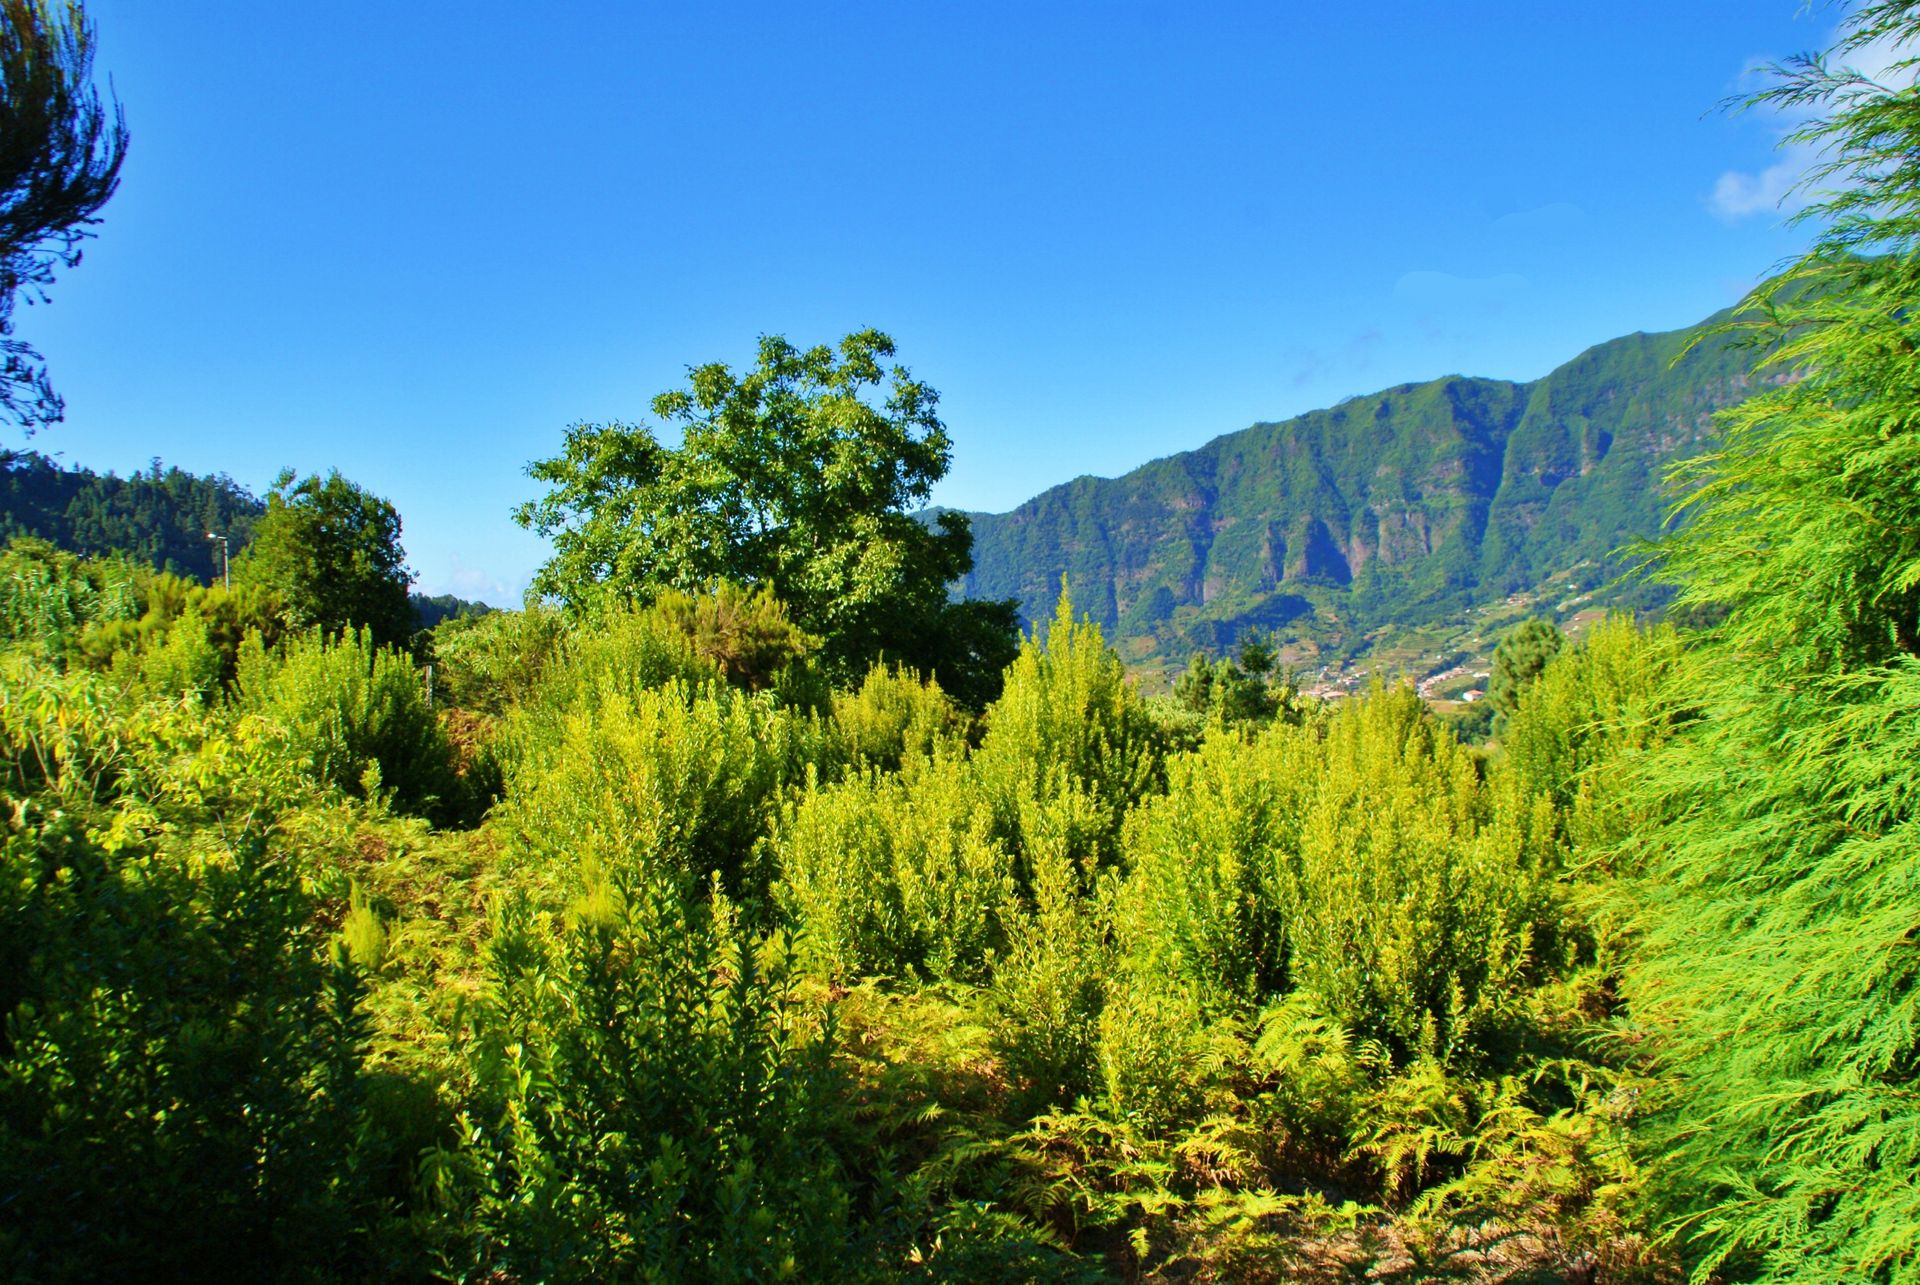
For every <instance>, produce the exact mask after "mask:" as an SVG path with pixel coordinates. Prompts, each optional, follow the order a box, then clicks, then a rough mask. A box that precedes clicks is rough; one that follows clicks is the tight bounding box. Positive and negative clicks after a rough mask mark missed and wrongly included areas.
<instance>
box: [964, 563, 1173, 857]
mask: <svg viewBox="0 0 1920 1285" xmlns="http://www.w3.org/2000/svg"><path fill="white" fill-rule="evenodd" d="M986 724H987V730H986V735H985V737H984V738H983V739H982V741H981V745H980V750H979V752H978V753H977V754H976V755H975V756H974V759H973V764H974V770H975V773H976V775H977V777H978V780H979V788H980V789H981V790H982V791H983V792H984V793H985V795H986V797H987V798H989V799H991V800H992V801H993V806H994V810H995V817H996V819H997V824H998V826H999V828H1000V832H1001V834H1002V835H1003V836H1004V837H1005V839H1006V840H1007V841H1008V842H1009V843H1010V844H1012V845H1013V847H1014V848H1015V850H1016V851H1017V852H1019V853H1021V854H1022V857H1023V860H1026V859H1028V858H1027V852H1028V849H1029V848H1030V846H1031V843H1030V838H1029V836H1028V835H1027V834H1026V833H1025V826H1024V823H1023V818H1024V817H1026V816H1028V815H1030V814H1032V813H1033V809H1034V808H1035V807H1036V806H1042V807H1044V806H1045V805H1047V804H1048V803H1049V802H1050V801H1051V800H1054V799H1056V798H1069V797H1070V798H1072V799H1074V800H1076V801H1077V805H1079V806H1082V807H1083V808H1084V809H1085V810H1086V811H1087V813H1088V815H1087V816H1086V818H1085V820H1084V822H1083V823H1079V824H1077V825H1076V827H1075V829H1076V836H1077V837H1076V842H1081V841H1083V842H1084V846H1077V847H1075V848H1074V850H1073V852H1072V857H1073V858H1074V859H1075V860H1078V859H1080V858H1082V857H1088V858H1092V859H1094V860H1096V861H1099V862H1101V863H1108V862H1111V861H1113V860H1114V859H1115V858H1116V857H1117V856H1118V852H1119V842H1120V826H1121V822H1122V821H1123V820H1124V818H1125V816H1126V813H1127V810H1128V809H1129V808H1131V807H1132V806H1133V805H1134V804H1135V803H1137V802H1138V801H1139V800H1140V799H1141V798H1143V797H1145V796H1146V795H1147V794H1148V793H1149V792H1151V791H1152V790H1153V789H1155V787H1156V785H1157V782H1158V774H1159V771H1160V763H1159V758H1158V755H1157V754H1156V752H1155V751H1156V747H1157V744H1158V737H1157V736H1156V734H1155V729H1154V725H1153V721H1152V719H1151V716H1150V715H1148V713H1147V712H1146V708H1145V703H1144V702H1143V701H1142V700H1141V698H1140V696H1139V695H1138V693H1136V692H1135V691H1134V689H1133V687H1132V685H1131V684H1130V683H1128V682H1127V680H1126V671H1125V668H1124V667H1123V666H1122V665H1121V663H1120V658H1119V657H1118V656H1116V655H1114V654H1113V652H1112V651H1110V650H1109V649H1108V648H1107V645H1106V642H1105V641H1104V640H1103V639H1102V637H1101V635H1100V628H1099V626H1098V625H1095V624H1092V623H1090V622H1088V621H1084V620H1076V619H1075V618H1074V615H1073V604H1072V602H1071V601H1070V600H1069V599H1068V598H1067V595H1066V594H1064V593H1062V594H1061V595H1060V604H1059V608H1058V610H1057V611H1056V612H1055V613H1054V618H1053V623H1052V625H1051V627H1050V628H1049V629H1048V630H1047V632H1046V634H1045V637H1044V641H1043V639H1042V637H1041V636H1040V635H1039V634H1038V633H1036V634H1035V636H1034V637H1032V638H1029V639H1028V640H1027V641H1026V643H1025V645H1023V646H1022V647H1021V649H1020V655H1019V657H1018V658H1017V659H1015V661H1014V662H1013V664H1012V665H1011V666H1009V667H1008V670H1007V681H1006V689H1005V691H1004V692H1002V694H1001V696H1000V699H999V700H998V701H996V702H995V703H994V704H993V706H992V708H991V710H990V711H989V713H988V716H987V720H986ZM1029 865H1030V860H1029ZM1025 873H1026V874H1028V875H1029V876H1030V874H1031V871H1030V869H1028V870H1027V871H1025Z"/></svg>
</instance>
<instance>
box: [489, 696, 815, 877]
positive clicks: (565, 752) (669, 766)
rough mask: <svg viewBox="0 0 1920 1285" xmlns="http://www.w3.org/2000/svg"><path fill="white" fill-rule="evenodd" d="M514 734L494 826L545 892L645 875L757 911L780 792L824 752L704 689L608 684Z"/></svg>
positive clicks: (758, 701)
mask: <svg viewBox="0 0 1920 1285" xmlns="http://www.w3.org/2000/svg"><path fill="white" fill-rule="evenodd" d="M540 713H541V715H542V721H541V722H540V723H538V724H536V725H535V728H534V730H532V731H527V730H523V732H522V733H521V739H520V742H519V750H518V757H517V758H516V759H515V760H514V761H513V762H512V763H511V764H510V767H509V772H508V797H507V801H506V803H505V804H504V805H503V806H502V815H503V819H504V822H505V824H506V825H507V826H508V828H509V830H510V832H511V834H512V836H513V843H514V847H515V850H516V851H517V852H518V853H519V854H521V855H522V857H524V858H525V859H526V860H528V861H529V862H530V863H531V864H532V865H533V866H534V867H535V868H536V869H538V870H540V871H542V872H543V877H545V878H549V879H551V880H553V881H554V882H555V884H556V886H558V887H561V888H571V887H573V886H575V885H576V884H577V882H578V880H579V879H580V878H582V877H586V876H585V872H588V871H591V870H604V871H613V870H623V869H629V868H632V869H647V870H652V871H658V872H661V873H662V874H663V875H666V876H670V878H671V880H672V881H673V882H674V883H675V885H676V886H677V887H679V888H680V889H681V891H682V893H683V894H684V895H687V896H689V897H692V896H697V895H699V893H700V891H701V890H702V889H703V888H705V887H706V885H707V883H708V881H709V880H710V879H711V878H712V877H713V876H715V875H717V876H719V878H720V881H721V885H722V886H723V887H724V888H725V889H726V890H727V893H728V895H729V896H732V897H734V898H735V899H736V900H740V901H742V902H745V903H747V904H749V905H751V906H753V907H754V908H755V909H756V910H757V909H758V908H759V907H761V906H762V905H763V904H764V903H765V899H766V896H767V893H768V891H769V888H770V884H771V877H772V872H771V870H770V868H769V861H768V859H767V856H766V852H765V845H764V843H763V842H762V840H763V836H764V835H765V834H766V832H767V828H768V825H769V822H770V821H771V819H772V817H773V815H774V812H775V810H776V809H777V808H778V806H779V803H780V798H781V792H782V790H783V789H784V788H786V787H788V786H793V785H797V784H799V783H800V782H802V781H804V780H805V779H806V772H807V768H808V766H809V765H810V764H811V765H813V766H814V767H815V769H816V771H817V769H818V765H819V764H820V762H821V761H822V759H823V758H825V757H826V756H827V753H828V741H829V735H828V732H827V729H826V727H825V725H824V724H823V723H822V722H820V721H819V720H818V719H815V718H813V717H811V716H803V715H797V714H795V713H793V712H792V711H790V710H786V709H783V708H780V707H779V706H777V705H776V704H775V703H774V702H773V701H772V700H771V699H769V698H768V697H767V696H765V695H760V696H749V695H747V694H746V693H743V692H740V691H737V690H736V689H734V688H731V687H726V686H724V685H721V684H718V683H715V682H712V681H709V682H707V683H706V684H704V685H702V686H699V687H690V686H687V685H686V684H684V683H682V682H680V681H678V680H671V681H668V682H667V683H666V684H665V685H663V686H659V687H652V688H647V689H644V690H641V691H639V692H637V693H629V692H628V691H627V690H625V684H617V683H615V682H614V681H611V680H610V681H609V682H608V683H607V685H606V686H605V687H604V688H602V689H601V690H600V691H599V692H598V693H597V694H596V695H595V697H594V698H593V699H591V700H586V699H583V700H582V701H581V702H580V704H579V705H578V706H576V707H575V708H574V709H573V710H572V711H571V712H569V713H567V714H565V715H564V716H562V717H560V718H559V720H558V721H557V722H550V721H546V719H547V717H548V716H547V715H546V711H540Z"/></svg>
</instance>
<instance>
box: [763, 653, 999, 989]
mask: <svg viewBox="0 0 1920 1285" xmlns="http://www.w3.org/2000/svg"><path fill="white" fill-rule="evenodd" d="M876 672H878V671H876ZM968 786H969V778H968V776H967V773H966V768H965V765H964V763H962V762H961V761H959V760H957V759H954V758H948V757H942V758H940V759H937V760H934V761H932V762H930V763H928V764H926V765H925V766H923V767H922V768H920V769H919V770H918V771H916V772H915V773H913V774H912V775H911V776H910V777H906V778H902V777H899V776H893V775H882V774H877V773H871V772H869V773H864V774H855V775H853V776H849V777H848V778H846V779H845V780H842V781H840V782H838V783H836V784H832V785H824V786H823V785H819V784H818V783H814V784H812V785H811V786H810V788H809V789H808V790H807V792H806V794H805V795H804V796H802V797H801V798H800V799H799V800H798V801H797V802H796V803H794V804H793V805H792V806H790V807H789V808H788V809H787V810H786V811H785V813H784V814H783V816H782V817H781V819H780V822H779V825H778V826H777V827H776V830H775V838H774V853H775V855H776V857H777V859H778V862H779V868H780V871H781V873H782V875H783V876H784V882H783V883H782V886H781V900H782V902H783V903H784V904H785V906H786V908H787V911H788V913H789V914H790V915H791V916H792V917H793V919H794V921H795V922H796V923H797V924H798V925H800V926H801V927H802V928H804V930H805V937H804V939H803V940H804V945H805V948H806V950H807V952H808V954H809V956H810V957H811V958H813V959H815V960H816V961H817V962H819V963H820V964H821V965H823V966H824V967H825V968H826V969H827V971H829V972H830V973H832V974H834V975H836V976H841V977H859V976H868V975H882V976H893V977H912V976H918V977H923V978H957V979H962V980H967V981H980V980H983V979H984V978H985V976H986V974H987V970H988V967H989V964H990V962H991V960H992V959H993V956H994V953H995V951H996V950H997V949H998V948H999V947H1000V946H1001V944H1002V941H1003V938H1004V933H1005V925H1004V919H1005V916H1006V914H1007V913H1008V911H1009V909H1010V907H1011V905H1012V901H1013V895H1014V881H1013V860H1012V856H1011V855H1010V854H1009V853H1008V852H1007V850H1006V848H1005V847H1004V846H1002V845H1001V844H1000V843H999V842H998V841H997V840H996V839H995V838H994V834H993V810H992V808H991V807H989V806H988V805H987V804H986V803H985V801H984V800H980V799H977V798H974V797H972V796H971V792H970V790H969V788H968Z"/></svg>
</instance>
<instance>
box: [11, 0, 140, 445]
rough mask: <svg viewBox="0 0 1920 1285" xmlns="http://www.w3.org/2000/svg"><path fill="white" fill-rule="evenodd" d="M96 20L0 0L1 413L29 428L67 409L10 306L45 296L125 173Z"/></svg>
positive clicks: (119, 124)
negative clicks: (96, 71)
mask: <svg viewBox="0 0 1920 1285" xmlns="http://www.w3.org/2000/svg"><path fill="white" fill-rule="evenodd" d="M93 39H94V37H93V26H92V24H91V23H89V22H88V21H87V18H86V14H85V13H84V12H82V10H81V7H80V5H79V4H78V3H77V0H70V2H68V3H60V0H0V419H4V420H7V421H10V422H12V423H15V424H19V425H21V426H23V427H25V428H26V430H27V431H28V432H29V433H31V432H32V431H33V429H34V428H35V427H36V426H37V425H41V424H51V423H54V422H56V421H57V420H59V419H60V417H61V414H62V411H63V409H64V407H63V405H62V403H61V400H60V395H59V394H58V393H56V392H54V391H53V384H52V382H51V380H50V379H49V378H48V376H47V368H46V363H45V362H44V361H42V360H41V357H40V354H39V353H37V352H35V351H34V350H33V348H32V347H31V346H30V345H28V344H27V343H25V342H24V341H22V340H19V339H16V338H14V318H13V310H14V307H15V305H16V304H18V303H19V302H20V297H21V296H22V295H25V296H26V298H27V300H28V301H29V302H32V301H33V300H35V299H44V298H45V297H46V290H47V287H49V286H51V285H52V284H53V276H54V272H55V270H56V269H58V268H71V267H73V266H74V265H75V264H76V263H78V262H80V242H81V241H83V240H85V239H86V238H87V237H88V236H90V235H91V232H90V231H89V228H90V227H91V225H92V224H94V223H97V222H98V221H99V213H100V207H101V206H103V205H105V204H106V203H107V198H109V197H111V196H112V195H113V190H114V188H115V187H116V186H117V185H118V184H119V181H120V163H121V162H122V161H123V160H125V159H126V154H127V125H126V120H125V118H124V117H123V116H122V115H121V112H120V105H119V104H118V103H115V104H114V105H113V107H112V110H111V111H109V110H108V108H107V106H106V105H105V104H104V103H102V102H101V101H100V93H99V91H98V90H97V89H95V88H94V86H93Z"/></svg>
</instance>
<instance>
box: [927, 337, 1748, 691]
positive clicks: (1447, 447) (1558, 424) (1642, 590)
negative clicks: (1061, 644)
mask: <svg viewBox="0 0 1920 1285" xmlns="http://www.w3.org/2000/svg"><path fill="white" fill-rule="evenodd" d="M1719 321H1724V317H1722V318H1715V319H1711V320H1709V321H1708V322H1706V323H1703V325H1702V326H1699V327H1694V328H1692V329H1688V330H1682V331H1675V332H1671V333H1668V334H1657V335H1647V334H1637V335H1630V336H1628V337H1626V338H1623V339H1616V340H1613V341H1611V342H1608V343H1603V344H1600V345H1598V346H1596V347H1594V348H1592V349H1589V350H1588V351H1587V352H1585V353H1582V354H1581V355H1580V356H1579V357H1577V358H1575V359H1574V360H1572V361H1569V362H1568V363H1566V364H1565V365H1563V366H1561V367H1559V368H1558V369H1557V370H1555V371H1553V372H1552V373H1551V374H1549V375H1547V376H1545V377H1544V378H1542V379H1539V380H1536V381H1534V382H1533V383H1530V384H1515V383H1508V382H1505V381H1501V380H1490V379H1470V378H1449V379H1441V380H1434V381H1431V382H1429V383H1425V384H1408V385H1402V386H1400V387H1397V388H1391V389H1388V390H1386V391H1384V392H1380V393H1375V394H1372V395H1370V396H1365V397H1355V398H1352V399H1350V400H1348V401H1345V402H1342V403H1341V404H1340V405H1338V406H1336V407H1333V408H1332V409H1330V410H1324V411H1315V412H1313V413H1311V414H1307V415H1302V416H1299V417H1298V418H1295V419H1291V420H1287V421H1285V422H1283V423H1278V424H1256V425H1254V426H1253V427H1251V428H1247V429H1243V430H1241V431H1239V432H1236V433H1230V434H1227V435H1226V436H1223V437H1218V438H1215V439H1214V440H1213V441H1211V442H1209V443H1207V444H1206V445H1205V446H1202V447H1200V448H1199V449H1198V450H1194V451H1188V452H1184V453H1182V454H1179V455H1174V456H1170V457H1168V458H1166V459H1163V460H1156V461H1154V462H1153V463H1151V464H1147V465H1144V466H1142V467H1140V468H1138V469H1135V470H1134V471H1133V472H1131V473H1128V474H1126V475H1125V476H1123V477H1119V478H1111V479H1108V478H1094V477H1083V478H1080V479H1077V480H1076V481H1073V482H1069V483H1067V484H1065V485H1063V486H1058V487H1054V488H1053V489H1051V490H1049V491H1046V492H1044V493H1042V494H1041V495H1038V496H1036V497H1035V498H1033V499H1032V500H1029V501H1028V502H1027V503H1025V504H1023V505H1021V506H1020V507H1019V508H1017V509H1015V510H1013V511H1012V512H1010V513H1002V514H990V513H977V514H972V515H970V516H971V517H972V520H973V529H974V533H975V544H974V569H973V571H972V573H971V574H970V575H968V576H967V577H966V578H965V579H964V580H963V581H962V586H963V588H964V591H965V592H966V593H967V594H969V595H976V596H982V597H1014V598H1017V599H1018V600H1019V601H1020V604H1021V609H1022V612H1023V613H1024V615H1025V617H1026V618H1027V619H1030V620H1031V619H1039V618H1044V617H1045V615H1046V613H1047V611H1048V609H1049V607H1050V605H1051V603H1052V601H1053V597H1054V595H1056V594H1057V593H1058V592H1059V587H1060V578H1061V576H1063V575H1064V576H1065V577H1066V578H1067V581H1068V583H1069V584H1070V585H1071V586H1072V587H1073V591H1074V593H1075V596H1076V598H1077V600H1078V601H1080V602H1082V603H1083V604H1084V605H1085V607H1086V609H1087V610H1088V611H1089V613H1090V614H1091V615H1092V617H1093V618H1094V619H1095V620H1096V621H1098V622H1099V623H1100V625H1101V627H1102V628H1103V629H1106V630H1108V631H1109V632H1110V634H1111V635H1112V636H1113V637H1114V640H1115V643H1116V645H1117V646H1119V647H1120V648H1121V650H1122V653H1123V654H1124V655H1126V656H1127V657H1128V658H1129V659H1130V660H1132V661H1135V662H1136V663H1137V662H1141V661H1146V660H1152V659H1157V660H1159V661H1161V662H1166V661H1169V660H1171V661H1184V660H1185V658H1186V655H1187V654H1188V653H1189V652H1191V651H1192V650H1194V649H1196V648H1200V649H1208V650H1217V649H1219V648H1221V647H1224V646H1228V645H1230V644H1231V643H1232V642H1233V641H1234V640H1235V639H1236V638H1238V637H1239V636H1240V635H1241V634H1242V633H1243V632H1244V631H1246V630H1247V629H1249V628H1261V629H1266V630H1272V631H1276V632H1277V633H1278V635H1279V637H1281V638H1282V639H1283V640H1284V639H1286V638H1288V637H1292V636H1305V637H1308V638H1320V639H1325V638H1327V637H1329V636H1330V635H1332V634H1335V633H1341V634H1345V635H1347V636H1349V637H1352V636H1355V635H1358V634H1364V633H1365V632H1366V631H1367V630H1369V629H1372V628H1374V627H1376V626H1379V625H1422V624H1428V623H1431V622H1433V621H1436V620H1438V619H1440V618H1442V617H1443V616H1445V615H1447V614H1448V613H1453V612H1458V611H1460V610H1461V609H1463V608H1467V607H1471V606H1474V605H1477V604H1484V603H1488V602H1494V601H1498V600H1499V599H1501V598H1503V597H1505V596H1506V595H1508V594H1510V593H1514V592H1516V591H1520V590H1529V589H1532V588H1534V587H1535V586H1538V585H1540V584H1542V583H1544V582H1547V581H1549V580H1551V579H1553V578H1554V577H1556V576H1559V575H1564V574H1567V573H1570V572H1573V571H1574V570H1575V569H1576V568H1579V569H1581V570H1583V571H1584V573H1585V574H1584V575H1583V576H1581V577H1580V579H1581V580H1582V581H1583V585H1582V587H1584V588H1586V589H1595V588H1600V587H1602V586H1605V585H1607V584H1608V583H1609V582H1611V581H1613V580H1614V579H1615V578H1616V577H1618V576H1619V574H1620V573H1621V572H1622V571H1624V570H1625V567H1624V565H1623V564H1621V563H1619V562H1617V561H1613V560H1611V555H1612V554H1613V552H1614V551H1615V550H1617V549H1619V548H1620V547H1621V546H1622V545H1624V544H1626V543H1627V542H1629V541H1630V540H1632V539H1635V538H1646V537H1651V536H1653V535H1654V534H1656V533H1657V532H1658V531H1659V529H1660V524H1661V520H1662V518H1663V517H1664V508H1665V505H1666V504H1667V501H1666V500H1664V499H1663V498H1662V492H1661V489H1660V478H1661V474H1662V471H1663V470H1664V469H1665V468H1666V467H1667V466H1668V465H1670V464H1672V463H1673V462H1674V461H1676V460H1679V459H1685V458H1688V457H1690V456H1692V455H1696V454H1698V453H1699V452H1700V451H1702V450H1704V449H1706V448H1707V447H1709V446H1710V445H1711V444H1712V443H1713V442H1714V440H1715V433H1714V428H1713V414H1714V412H1715V411H1718V410H1721V409H1723V408H1725V407H1727V406H1730V405H1733V404H1734V403H1736V402H1738V401H1740V400H1741V399H1743V398H1745V397H1746V396H1748V395H1750V394H1751V393H1752V392H1753V391H1754V388H1755V387H1756V385H1755V383H1754V382H1753V380H1752V379H1750V377H1749V375H1748V373H1747V372H1748V369H1749V367H1750V365H1751V362H1752V354H1751V353H1750V352H1742V351H1739V350H1737V349H1735V348H1734V347H1733V346H1731V344H1730V343H1729V341H1728V340H1727V339H1725V338H1723V337H1709V338H1706V339H1705V340H1704V342H1699V343H1697V345H1696V346H1694V347H1693V348H1692V351H1691V352H1687V349H1688V346H1689V345H1690V344H1695V343H1696V341H1697V340H1700V339H1701V337H1702V335H1710V334H1711V331H1712V328H1713V326H1714V325H1715V324H1716V323H1717V322H1719ZM1683 352H1686V355H1685V356H1684V357H1682V356H1681V354H1682V353H1683ZM1676 359H1678V360H1676ZM1647 594H1648V590H1647V588H1646V586H1644V585H1638V586H1631V587H1622V588H1619V589H1615V590H1613V591H1612V592H1610V593H1604V594H1602V595H1601V596H1600V598H1599V599H1598V602H1599V603H1600V604H1605V603H1612V604H1614V605H1623V606H1624V605H1632V604H1634V603H1636V602H1642V603H1644V602H1645V601H1646V599H1647Z"/></svg>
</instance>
